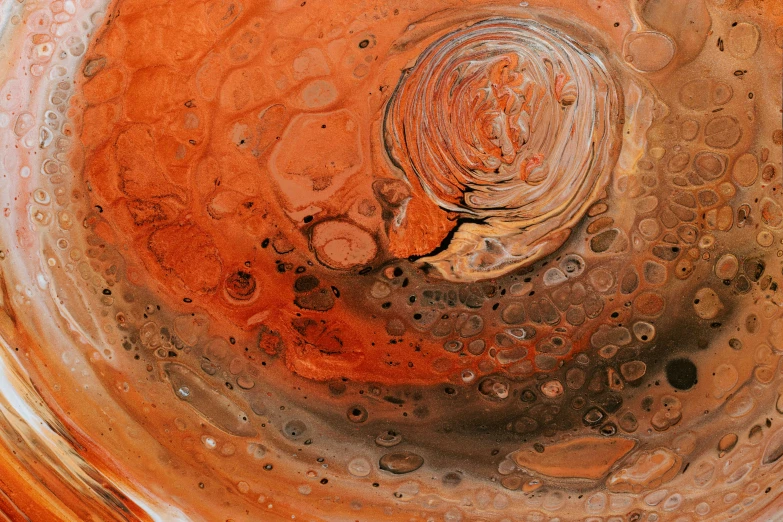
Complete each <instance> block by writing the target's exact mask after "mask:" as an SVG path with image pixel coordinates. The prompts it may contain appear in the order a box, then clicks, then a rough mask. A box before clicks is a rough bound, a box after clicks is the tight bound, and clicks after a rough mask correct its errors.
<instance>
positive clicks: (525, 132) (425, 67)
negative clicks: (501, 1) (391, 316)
mask: <svg viewBox="0 0 783 522" xmlns="http://www.w3.org/2000/svg"><path fill="white" fill-rule="evenodd" d="M621 97H622V95H621V93H620V92H619V90H618V88H617V87H616V85H615V82H614V80H613V79H612V75H611V73H610V70H609V68H608V66H607V65H606V64H605V63H604V61H603V60H602V58H601V57H600V55H599V53H598V52H597V51H593V50H589V49H588V48H586V47H584V46H582V45H580V44H579V43H577V42H576V41H574V40H573V39H571V38H570V37H568V36H565V35H563V34H561V33H560V32H558V31H556V30H555V29H552V28H550V27H548V26H545V25H543V24H541V23H539V22H537V21H535V20H523V19H509V18H501V19H486V20H483V21H479V22H477V23H475V24H473V25H470V26H467V27H463V28H461V29H458V30H456V31H454V32H452V33H450V34H447V35H445V36H443V37H442V38H440V39H439V40H437V41H436V42H434V43H433V44H431V45H430V46H429V48H427V49H426V50H425V51H424V52H423V53H422V54H421V55H420V57H419V59H418V60H417V62H416V64H415V65H414V66H413V67H412V68H410V69H408V70H406V71H404V73H403V75H402V77H401V79H400V82H399V84H398V86H397V88H396V90H395V92H394V93H393V95H392V98H391V100H390V101H389V104H388V106H387V110H386V118H385V139H386V147H387V151H388V153H389V156H390V157H391V159H392V161H393V162H394V163H395V164H396V165H397V166H398V167H399V168H400V169H402V171H403V172H404V173H405V175H406V177H407V178H408V180H409V181H411V180H413V179H414V178H415V179H416V180H418V182H419V183H420V184H421V186H422V188H423V189H424V191H425V192H426V193H427V195H428V196H429V197H430V198H431V199H432V200H433V201H434V202H435V203H436V204H437V205H439V206H440V207H441V208H443V209H445V210H447V211H451V212H457V213H459V214H460V215H462V216H463V217H465V218H470V220H471V222H470V223H464V224H462V225H461V226H460V227H459V229H458V230H457V231H456V233H455V234H454V237H453V238H452V240H451V242H450V243H449V245H448V247H447V248H446V250H445V251H443V252H440V253H439V254H437V255H434V256H430V257H427V258H424V259H423V261H425V262H427V263H429V264H431V265H433V266H435V267H436V268H437V269H438V270H439V271H440V272H441V273H442V274H443V276H444V277H446V278H447V279H454V280H465V279H480V278H484V277H491V276H495V275H499V274H500V273H503V272H506V271H508V270H510V269H512V268H516V267H519V266H521V265H524V264H529V263H531V262H533V261H535V260H536V259H539V258H541V257H542V256H544V255H547V254H549V253H551V252H552V251H553V250H555V249H556V248H557V247H559V246H560V245H561V244H562V243H563V241H565V239H566V238H567V237H568V235H569V234H570V228H571V227H572V226H573V225H574V223H575V222H576V221H577V220H578V219H579V218H580V217H581V216H582V215H583V214H584V212H585V210H586V209H587V208H588V206H589V205H590V204H592V203H593V202H594V201H595V199H596V197H597V195H598V193H599V192H600V190H601V189H602V188H603V187H604V186H605V184H606V182H607V177H608V176H607V174H608V172H609V171H610V168H611V166H612V164H613V152H614V149H615V144H616V142H617V139H616V138H617V136H618V134H619V133H618V131H617V129H616V128H615V125H616V124H617V122H618V121H619V118H618V116H617V114H618V111H619V110H620V106H621ZM476 221H478V222H476Z"/></svg>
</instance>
